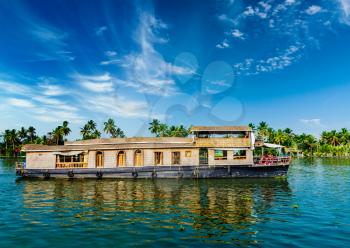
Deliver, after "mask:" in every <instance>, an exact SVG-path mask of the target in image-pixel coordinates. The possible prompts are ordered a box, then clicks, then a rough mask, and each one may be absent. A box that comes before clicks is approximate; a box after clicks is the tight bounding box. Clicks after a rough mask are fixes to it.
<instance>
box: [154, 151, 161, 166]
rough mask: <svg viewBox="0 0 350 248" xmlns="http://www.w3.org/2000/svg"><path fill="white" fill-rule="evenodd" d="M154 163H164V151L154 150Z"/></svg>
mask: <svg viewBox="0 0 350 248" xmlns="http://www.w3.org/2000/svg"><path fill="white" fill-rule="evenodd" d="M154 163H155V165H162V164H163V152H154Z"/></svg>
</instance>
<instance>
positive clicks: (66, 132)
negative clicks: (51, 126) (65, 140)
mask: <svg viewBox="0 0 350 248" xmlns="http://www.w3.org/2000/svg"><path fill="white" fill-rule="evenodd" d="M68 125H69V122H68V121H64V122H63V123H62V127H61V128H62V132H63V136H68V135H69V134H70V133H71V131H72V130H71V129H70V128H69V127H68Z"/></svg>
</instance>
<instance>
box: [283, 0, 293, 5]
mask: <svg viewBox="0 0 350 248" xmlns="http://www.w3.org/2000/svg"><path fill="white" fill-rule="evenodd" d="M285 4H286V5H293V4H295V0H286V1H285Z"/></svg>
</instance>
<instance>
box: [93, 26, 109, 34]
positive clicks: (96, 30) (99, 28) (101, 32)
mask: <svg viewBox="0 0 350 248" xmlns="http://www.w3.org/2000/svg"><path fill="white" fill-rule="evenodd" d="M106 30H107V27H106V26H101V27H98V28H96V29H95V34H96V35H98V36H101V35H102V34H103V33H104V32H105V31H106Z"/></svg>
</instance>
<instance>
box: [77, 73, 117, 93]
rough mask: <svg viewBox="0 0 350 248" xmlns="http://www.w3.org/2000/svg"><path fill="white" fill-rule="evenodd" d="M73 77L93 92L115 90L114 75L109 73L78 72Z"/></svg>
mask: <svg viewBox="0 0 350 248" xmlns="http://www.w3.org/2000/svg"><path fill="white" fill-rule="evenodd" d="M73 79H74V80H75V81H77V82H78V83H79V84H80V85H81V86H82V87H84V88H85V89H87V90H89V91H92V92H98V93H106V92H113V91H114V86H113V82H112V77H111V76H110V75H109V74H108V73H105V74H100V75H81V74H77V75H73Z"/></svg>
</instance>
